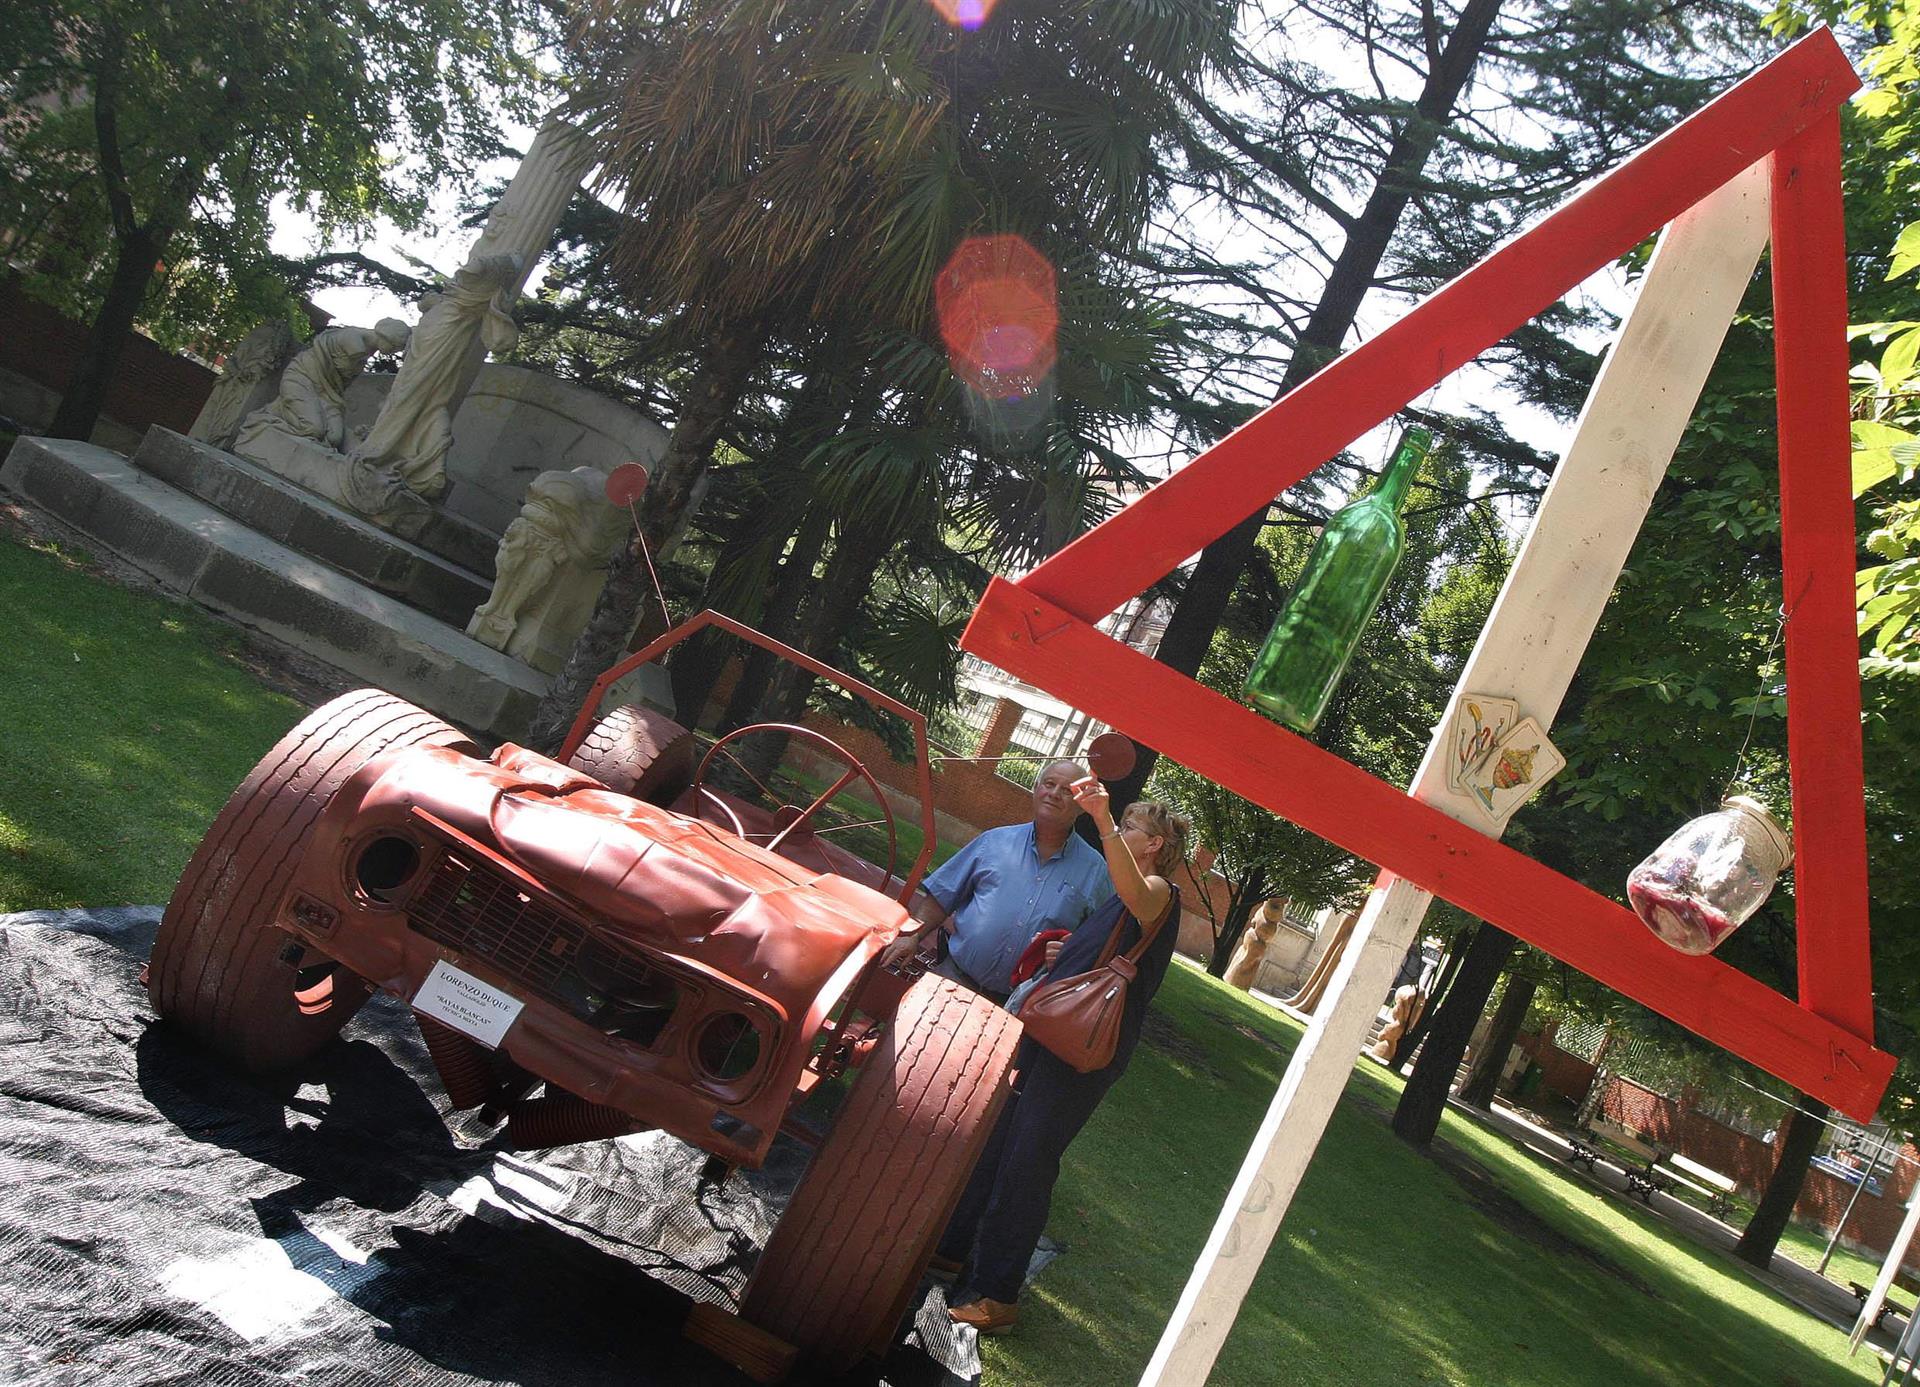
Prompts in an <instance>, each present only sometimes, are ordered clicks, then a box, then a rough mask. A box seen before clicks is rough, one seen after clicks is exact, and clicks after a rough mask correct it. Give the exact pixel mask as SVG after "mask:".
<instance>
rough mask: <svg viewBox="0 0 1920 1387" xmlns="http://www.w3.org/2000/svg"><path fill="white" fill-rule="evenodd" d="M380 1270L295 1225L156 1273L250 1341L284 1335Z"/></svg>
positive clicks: (334, 1240)
mask: <svg viewBox="0 0 1920 1387" xmlns="http://www.w3.org/2000/svg"><path fill="white" fill-rule="evenodd" d="M383 1270H384V1269H383V1268H382V1267H381V1266H380V1264H379V1263H378V1262H377V1261H373V1260H369V1257H368V1254H367V1253H365V1252H362V1251H361V1250H360V1249H359V1248H357V1247H355V1246H354V1245H353V1244H352V1243H350V1242H348V1241H347V1240H346V1239H345V1238H342V1237H340V1236H339V1235H338V1234H334V1233H328V1232H326V1231H324V1230H320V1229H309V1228H304V1227H302V1228H298V1229H296V1230H294V1231H293V1232H290V1233H288V1234H286V1235H284V1236H282V1237H278V1238H252V1239H249V1240H248V1241H246V1242H244V1243H242V1244H241V1245H240V1246H238V1247H236V1248H234V1249H233V1250H232V1251H230V1252H226V1253H223V1254H222V1255H220V1256H218V1257H211V1258H200V1257H182V1258H180V1259H179V1260H178V1261H176V1262H174V1263H173V1264H172V1265H170V1266H169V1267H167V1269H166V1270H165V1271H163V1272H161V1273H160V1284H161V1286H163V1287H164V1288H165V1289H166V1290H167V1292H168V1293H169V1294H171V1295H174V1296H177V1297H179V1298H180V1299H181V1300H185V1301H190V1302H192V1303H193V1304H195V1305H198V1306H200V1307H201V1308H202V1309H204V1310H206V1311H208V1312H209V1313H211V1314H212V1315H213V1316H214V1317H215V1318H217V1319H218V1320H219V1321H220V1322H221V1323H222V1324H224V1325H226V1326H227V1328H229V1329H231V1330H232V1331H233V1332H234V1333H235V1334H238V1335H239V1336H240V1337H241V1338H242V1339H245V1340H247V1341H248V1342H249V1343H257V1342H259V1341H260V1340H262V1339H267V1338H273V1337H278V1336H284V1335H286V1334H287V1333H288V1331H290V1330H293V1329H295V1328H297V1327H298V1326H299V1325H300V1324H301V1323H302V1322H303V1321H305V1320H307V1319H308V1318H310V1317H311V1316H312V1315H313V1314H314V1313H315V1312H316V1311H318V1310H320V1309H321V1308H322V1307H323V1306H325V1305H326V1304H327V1303H328V1302H329V1301H333V1300H337V1299H340V1298H342V1297H343V1296H350V1295H351V1294H352V1293H353V1292H355V1291H357V1290H358V1289H359V1288H360V1287H362V1286H364V1285H366V1284H367V1283H368V1282H371V1281H373V1280H375V1279H377V1278H378V1277H379V1276H380V1275H381V1274H382V1272H383Z"/></svg>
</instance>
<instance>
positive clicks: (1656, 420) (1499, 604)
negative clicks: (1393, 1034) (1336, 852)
mask: <svg viewBox="0 0 1920 1387" xmlns="http://www.w3.org/2000/svg"><path fill="white" fill-rule="evenodd" d="M1768 172H1769V171H1768V165H1767V162H1766V161H1762V162H1761V163H1760V164H1756V165H1755V166H1754V167H1752V168H1750V169H1748V170H1747V171H1746V172H1745V173H1743V174H1741V175H1740V176H1739V177H1737V178H1735V179H1734V180H1733V181H1732V182H1730V183H1728V184H1727V185H1726V186H1725V187H1723V188H1721V189H1720V190H1719V191H1718V192H1716V193H1714V194H1712V195H1711V196H1710V197H1708V198H1705V199H1703V200H1702V201H1701V202H1700V203H1699V204H1697V205H1696V206H1695V207H1694V208H1692V209H1691V210H1690V211H1688V212H1687V213H1686V214H1685V215H1683V216H1681V217H1679V218H1677V219H1676V220H1675V221H1674V222H1673V224H1672V225H1671V226H1669V227H1668V228H1667V230H1666V232H1665V233H1664V234H1663V235H1662V237H1661V239H1660V244H1659V247H1658V249H1657V250H1656V252H1655V254H1654V258H1653V262H1652V264H1651V265H1650V266H1649V267H1648V269H1647V273H1646V276H1645V278H1644V279H1643V281H1642V283H1641V286H1640V292H1639V295H1638V297H1637V298H1636V299H1635V301H1634V304H1633V307H1632V309H1631V310H1630V311H1629V312H1628V315H1627V318H1626V321H1625V322H1623V323H1622V324H1621V327H1620V331H1619V334H1618V336H1617V337H1616V339H1615V342H1614V347H1613V350H1612V353H1611V354H1610V355H1609V357H1608V359H1607V361H1606V364H1605V365H1604V366H1603V367H1602V368H1601V372H1600V375H1599V378H1598V379H1597V380H1596V381H1595V382H1594V385H1593V390H1592V392H1591V393H1590V394H1589V395H1588V397H1587V404H1586V408H1585V409H1584V410H1583V411H1582V413H1581V417H1580V421H1579V424H1578V427H1577V428H1576V429H1575V432H1574V437H1573V442H1572V443H1571V444H1570V445H1569V447H1568V449H1567V454H1566V456H1565V457H1564V458H1563V459H1562V460H1561V463H1560V466H1559V468H1558V469H1557V470H1556V471H1555V473H1554V476H1553V480H1552V482H1551V483H1549V485H1548V487H1547V491H1546V494H1545V496H1544V497H1543V498H1542V499H1541V502H1540V509H1539V512H1538V513H1537V514H1536V516H1535V517H1534V522H1533V527H1532V529H1531V530H1530V531H1529V533H1528V535H1527V538H1526V542H1525V543H1524V544H1523V545H1522V546H1521V549H1520V553H1519V555H1518V556H1517V557H1516V558H1515V560H1514V565H1513V570H1512V571H1511V572H1510V573H1509V574H1508V575H1507V581H1506V583H1505V584H1504V585H1503V586H1502V588H1501V590H1500V596H1499V598H1498V600H1497V601H1496V602H1495V603H1494V608H1493V611H1492V613H1491V614H1490V615H1489V616H1488V618H1487V624H1486V626H1485V628H1484V629H1483V630H1482V631H1481V633H1480V640H1479V642H1478V644H1477V645H1476V646H1475V647H1474V651H1473V655H1472V657H1471V658H1470V659H1469V660H1468V661H1467V665H1466V668H1465V670H1464V672H1463V673H1462V675H1461V678H1460V683H1459V685H1458V686H1457V687H1456V688H1455V690H1454V696H1453V699H1452V701H1451V703H1450V705H1449V707H1448V709H1447V712H1446V714H1445V715H1444V716H1443V717H1442V718H1441V720H1440V725H1439V727H1437V728H1436V729H1435V730H1434V736H1433V741H1432V742H1431V743H1430V744H1429V746H1428V748H1427V754H1426V756H1425V758H1424V759H1423V760H1422V761H1421V763H1420V769H1419V770H1418V772H1416V773H1415V776H1414V783H1413V786H1412V788H1411V790H1410V793H1412V794H1413V795H1414V796H1415V797H1416V798H1418V799H1421V800H1423V801H1425V802H1426V803H1428V804H1431V805H1433V806H1434V807H1436V808H1439V809H1443V810H1445V811H1446V812H1447V813H1449V814H1452V815H1453V816H1454V817H1455V818H1457V819H1460V820H1461V821H1462V822H1465V823H1469V824H1474V825H1475V826H1480V825H1482V824H1484V822H1485V821H1484V820H1482V819H1480V818H1478V817H1477V814H1478V810H1477V809H1476V808H1474V807H1472V806H1471V804H1470V802H1469V801H1468V800H1467V799H1466V798H1465V797H1463V796H1460V795H1457V794H1455V793H1454V792H1453V791H1451V790H1449V789H1448V788H1447V753H1448V743H1449V740H1450V739H1449V737H1448V735H1447V732H1448V729H1449V728H1450V727H1451V726H1452V720H1453V706H1452V705H1453V704H1457V703H1458V702H1459V701H1460V699H1461V697H1462V696H1463V695H1465V694H1466V693H1468V692H1474V693H1484V694H1498V695H1505V696H1506V697H1509V698H1513V699H1517V700H1518V701H1519V704H1520V716H1522V717H1526V716H1529V715H1531V716H1533V717H1536V718H1538V719H1539V720H1540V724H1541V726H1542V727H1550V726H1551V724H1552V721H1553V716H1554V714H1555V713H1556V712H1558V711H1559V707H1560V700H1561V698H1562V697H1563V696H1564V695H1565V693H1566V690H1567V685H1568V684H1569V683H1570V682H1571V680H1572V678H1573V675H1574V671H1575V670H1576V669H1578V668H1579V665H1580V659H1581V657H1582V656H1583V655H1584V654H1585V653H1586V648H1587V642H1588V641H1589V640H1590V639H1591V638H1592V636H1593V630H1594V627H1595V626H1596V625H1597V624H1598V622H1599V620H1600V614H1601V612H1602V610H1603V609H1604V608H1605V607H1606V603H1607V599H1608V597H1609V596H1610V595H1611V594H1612V592H1613V585H1614V583H1615V581H1616V580H1617V579H1618V578H1619V576H1620V570H1621V567H1622V565H1624V564H1625V562H1626V559H1627V554H1628V552H1629V551H1630V550H1631V549H1632V547H1633V541H1634V539H1635V537H1636V536H1637V535H1638V534H1639V531H1640V526H1641V523H1642V522H1643V521H1644V520H1645V518H1646V513H1647V507H1648V505H1649V503H1650V502H1651V501H1652V499H1653V493H1654V490H1655V489H1656V488H1657V487H1658V486H1659V485H1660V479H1661V478H1662V477H1663V476H1664V475H1665V473H1666V469H1667V463H1668V462H1669V461H1670V460H1671V459H1672V457H1673V450H1674V447H1675V446H1676V445H1677V444H1678V443H1679V441H1680V435H1681V434H1682V432H1684V430H1685V429H1686V426H1687V423H1688V421H1689V420H1690V419H1691V418H1692V415H1693V410H1694V406H1695V404H1696V403H1697V402H1698V400H1699V395H1700V388H1701V386H1702V385H1703V384H1704V383H1705V382H1706V378H1707V372H1708V371H1709V370H1710V369H1711V367H1712V365H1713V362H1714V359H1715V357H1717V356H1718V355H1719V352H1720V346H1721V343H1722V342H1723V341H1724V340H1725V337H1726V332H1727V327H1728V325H1729V324H1730V323H1731V322H1732V320H1733V314H1734V312H1735V310H1736V309H1737V308H1738V306H1739V302H1740V296H1741V294H1742V293H1743V292H1744V291H1745V289H1746V287H1747V284H1748V282H1749V281H1750V280H1751V279H1752V277H1753V271H1754V267H1755V265H1756V264H1757V263H1758V262H1759V258H1760V252H1761V250H1762V248H1763V247H1764V246H1765V244H1766V235H1767V204H1768ZM1432 899H1433V898H1432V896H1431V895H1430V894H1428V893H1427V892H1425V891H1422V890H1421V889H1420V888H1418V887H1417V886H1414V885H1412V884H1411V883H1410V882H1406V881H1402V880H1400V879H1398V878H1396V877H1394V876H1392V875H1391V874H1389V873H1384V872H1383V873H1382V874H1381V878H1380V881H1379V882H1378V883H1376V886H1375V889H1374V891H1373V894H1372V895H1371V896H1370V897H1369V898H1368V900H1367V904H1366V908H1365V909H1364V910H1363V911H1362V913H1361V916H1360V922H1359V924H1358V925H1357V926H1355V929H1354V933H1353V938H1352V939H1351V940H1350V941H1349V943H1348V945H1347V950H1346V953H1345V954H1344V956H1342V958H1341V960H1340V964H1339V967H1338V969H1337V970H1336V971H1335V973H1334V976H1333V980H1332V982H1331V983H1330V985H1329V987H1328V995H1327V997H1326V999H1325V1000H1324V1001H1323V1002H1322V1003H1321V1006H1320V1008H1319V1010H1318V1012H1317V1013H1316V1015H1315V1017H1314V1019H1313V1023H1312V1024H1311V1025H1310V1026H1309V1027H1308V1029H1307V1034H1306V1036H1305V1037H1304V1038H1303V1039H1302V1041H1301V1043H1300V1047H1299V1049H1298V1050H1296V1051H1295V1052H1294V1055H1293V1059H1292V1061H1291V1063H1289V1064H1288V1066H1287V1072H1286V1074H1285V1076H1284V1077H1283V1078H1282V1079H1281V1082H1280V1089H1279V1092H1278V1093H1276V1094H1275V1095H1274V1099H1273V1103H1272V1106H1271V1107H1269V1108H1268V1110H1267V1115H1266V1118H1265V1120H1264V1121H1263V1122H1262V1123H1261V1124H1260V1130H1259V1133H1258V1134H1257V1135H1256V1136H1255V1138H1254V1142H1253V1146H1252V1147H1251V1149H1249V1151H1248V1152H1247V1157H1246V1160H1245V1162H1244V1163H1243V1164H1242V1166H1241V1168H1240V1174H1239V1177H1238V1178H1237V1179H1236V1180H1235V1181H1234V1183H1233V1188H1232V1189H1231V1190H1230V1191H1229V1192H1228V1195H1227V1202H1226V1205H1225V1206H1224V1207H1223V1208H1222V1210H1221V1212H1220V1217H1219V1220H1218V1221H1217V1222H1216V1223H1215V1224H1214V1228H1213V1232H1212V1234H1211V1235H1210V1236H1209V1237H1208V1239H1207V1243H1206V1247H1205V1248H1204V1250H1203V1251H1202V1252H1201V1254H1200V1259H1199V1261H1198V1262H1196V1263H1195V1265H1194V1269H1193V1274H1192V1276H1191V1277H1190V1278H1189V1279H1188V1281H1187V1286H1186V1289H1185V1291H1183V1292H1182V1294H1181V1296H1180V1302H1179V1305H1178V1306H1177V1307H1176V1308H1175V1310H1174V1313H1173V1318H1172V1319H1171V1320H1170V1321H1169V1323H1168V1325H1167V1328H1166V1332H1165V1333H1164V1334H1163V1335H1162V1336H1161V1339H1160V1344H1159V1347H1158V1348H1157V1349H1156V1350H1155V1351H1154V1355H1153V1358H1152V1360H1151V1361H1150V1362H1149V1363H1148V1365H1147V1370H1146V1372H1145V1373H1144V1374H1143V1375H1142V1377H1141V1379H1140V1382H1141V1387H1193V1385H1194V1384H1198V1383H1201V1382H1204V1381H1205V1380H1206V1377H1207V1374H1208V1373H1209V1372H1210V1371H1211V1370H1212V1367H1213V1363H1214V1360H1215V1359H1216V1358H1217V1357H1218V1356H1219V1352H1220V1346H1221V1344H1222V1343H1224V1342H1225V1340H1226V1337H1227V1332H1228V1330H1230V1329H1231V1328H1232V1327H1233V1321H1234V1318H1235V1316H1236V1315H1237V1314H1238V1313H1239V1310H1240V1303H1241V1301H1243V1300H1244V1299H1245V1298H1246V1294H1247V1288H1248V1287H1249V1286H1251V1285H1252V1284H1253V1278H1254V1275H1255V1273H1256V1272H1258V1271H1259V1269H1260V1264H1261V1262H1262V1261H1263V1260H1264V1259H1265V1257H1266V1254H1267V1249H1268V1248H1269V1247H1270V1246H1271V1245H1272V1243H1273V1238H1274V1235H1275V1233H1277V1232H1278V1231H1279V1228H1280V1222H1281V1220H1282V1219H1283V1218H1284V1217H1285V1216H1286V1211H1287V1208H1288V1206H1289V1204H1291V1202H1292V1200H1293V1195H1294V1192H1295V1190H1297V1189H1298V1188H1299V1185H1300V1180H1301V1177H1302V1176H1303V1175H1304V1174H1305V1173H1306V1169H1307V1163H1308V1162H1309V1161H1310V1160H1312V1158H1313V1153H1314V1150H1315V1149H1316V1148H1317V1147H1318V1146H1319V1144H1320V1138H1321V1136H1322V1135H1323V1134H1324V1133H1325V1131H1326V1126H1327V1122H1328V1120H1329V1118H1331V1116H1332V1114H1333V1109H1334V1105H1335V1104H1336V1103H1337V1102H1338V1101H1339V1098H1340V1094H1341V1092H1342V1091H1343V1090H1344V1089H1345V1087H1346V1082H1347V1077H1348V1075H1349V1074H1351V1073H1352V1071H1353V1062H1354V1058H1355V1056H1356V1055H1358V1054H1359V1052H1360V1047H1361V1044H1362V1042H1363V1041H1364V1040H1365V1038H1366V1031H1367V1027H1368V1025H1369V1024H1370V1023H1371V1021H1372V1019H1373V1017H1374V1014H1375V1013H1376V1012H1377V1011H1378V1010H1379V1006H1380V999H1381V998H1382V997H1384V996H1385V995H1386V991H1387V988H1388V986H1389V985H1390V984H1391V983H1392V981H1393V977H1394V974H1395V973H1396V972H1397V971H1398V969H1399V967H1400V963H1401V960H1402V959H1403V958H1404V957H1405V956H1406V951H1407V948H1408V946H1409V945H1411V944H1412V943H1413V941H1414V939H1415V938H1416V937H1417V936H1418V934H1419V930H1420V924H1421V921H1422V920H1423V919H1424V918H1425V916H1426V912H1427V905H1428V903H1429V902H1430V901H1431V900H1432Z"/></svg>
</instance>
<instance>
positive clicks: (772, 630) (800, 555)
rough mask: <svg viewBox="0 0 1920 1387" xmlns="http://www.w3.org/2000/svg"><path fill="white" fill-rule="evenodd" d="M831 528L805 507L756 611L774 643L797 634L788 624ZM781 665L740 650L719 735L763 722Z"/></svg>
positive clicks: (817, 511)
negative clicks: (740, 661)
mask: <svg viewBox="0 0 1920 1387" xmlns="http://www.w3.org/2000/svg"><path fill="white" fill-rule="evenodd" d="M832 528H833V521H832V518H831V517H830V516H829V515H828V514H827V511H826V508H825V507H823V506H819V505H813V506H809V507H808V508H807V513H806V516H805V518H804V519H803V520H802V521H801V522H800V532H799V533H798V534H797V535H795V536H794V540H793V547H792V548H791V549H789V550H788V551H787V557H786V560H785V561H784V562H783V563H782V564H781V565H780V571H779V574H778V576H777V577H776V578H775V579H774V583H773V591H772V593H771V594H770V595H769V596H768V598H767V601H766V605H765V606H764V607H763V608H762V609H761V617H760V629H761V630H763V631H765V632H766V633H767V634H768V635H770V636H772V637H773V638H774V639H775V640H782V641H785V642H787V644H789V645H792V644H793V643H794V642H795V639H796V636H797V632H796V631H795V629H794V623H795V622H796V621H797V620H798V618H799V615H800V603H801V601H802V600H803V599H804V598H805V597H806V595H807V592H808V590H809V589H811V588H812V587H813V585H814V576H813V570H814V568H815V567H816V566H817V565H818V564H819V562H820V555H821V553H822V551H823V550H825V549H826V547H827V537H828V535H829V534H830V533H831V531H832ZM784 663H785V662H784V661H782V660H781V659H780V658H779V657H778V656H776V655H774V654H773V653H772V652H771V651H767V650H762V649H760V648H759V647H758V646H755V647H753V648H752V649H750V650H748V651H747V652H746V662H745V664H744V665H743V666H742V668H741V670H740V678H739V679H738V680H737V681H735V683H734V686H733V692H732V694H731V695H730V696H729V697H728V699H727V709H726V712H725V713H723V714H721V717H720V731H722V732H731V731H732V730H733V729H734V728H736V727H744V726H746V725H747V724H748V723H750V722H755V721H764V719H762V718H761V717H760V710H761V708H762V706H763V705H764V704H765V703H766V702H767V699H768V695H769V694H770V693H771V692H772V688H773V681H774V675H775V673H776V672H777V671H778V670H780V669H781V668H783V667H784Z"/></svg>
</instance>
